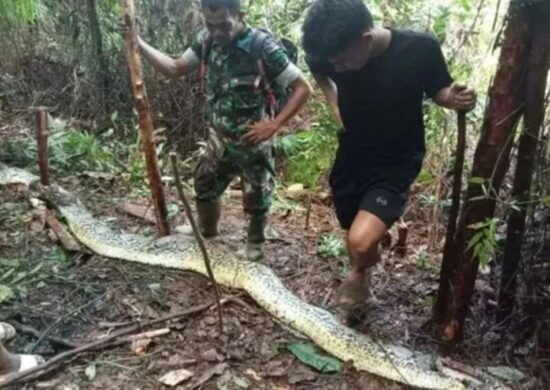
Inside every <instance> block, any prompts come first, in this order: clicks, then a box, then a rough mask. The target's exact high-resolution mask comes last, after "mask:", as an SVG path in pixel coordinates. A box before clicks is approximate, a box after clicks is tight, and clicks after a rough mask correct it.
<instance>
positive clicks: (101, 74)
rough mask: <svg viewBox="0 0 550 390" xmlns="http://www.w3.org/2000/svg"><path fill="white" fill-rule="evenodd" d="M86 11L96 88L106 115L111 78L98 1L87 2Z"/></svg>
mask: <svg viewBox="0 0 550 390" xmlns="http://www.w3.org/2000/svg"><path fill="white" fill-rule="evenodd" d="M86 10H87V12H88V22H89V23H90V41H91V43H92V44H91V58H92V59H93V58H95V60H96V61H97V62H96V63H95V64H94V68H95V69H94V72H95V79H96V86H97V88H98V90H99V99H100V102H99V103H100V107H101V111H102V112H103V113H105V111H106V107H107V101H106V96H107V91H108V90H109V77H108V68H107V62H106V61H105V55H104V53H103V37H102V35H101V29H100V27H99V18H98V16H97V9H96V0H86Z"/></svg>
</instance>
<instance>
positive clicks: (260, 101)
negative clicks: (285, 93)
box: [191, 26, 290, 149]
mask: <svg viewBox="0 0 550 390" xmlns="http://www.w3.org/2000/svg"><path fill="white" fill-rule="evenodd" d="M206 36H207V31H206V30H203V31H201V32H200V33H199V35H198V36H197V38H196V39H195V41H194V42H193V44H192V45H191V49H192V50H193V51H194V52H195V54H196V55H197V57H198V58H200V59H201V61H202V58H203V48H206V55H205V57H204V58H205V59H206V64H207V67H208V72H207V76H206V85H205V92H206V98H207V101H206V115H207V121H208V123H209V126H210V127H211V128H212V129H214V130H215V132H216V134H217V135H218V137H219V138H220V141H221V142H222V143H223V144H224V145H226V146H231V147H233V148H237V149H240V148H244V149H249V148H250V146H249V145H245V144H241V142H240V140H239V138H240V137H241V136H242V135H243V134H244V133H246V131H247V125H249V124H252V123H255V122H258V121H260V120H262V119H266V118H267V116H268V114H267V111H268V109H267V97H266V94H265V93H264V92H263V91H262V90H260V89H257V88H256V87H255V81H256V79H257V78H258V76H259V75H258V68H257V64H256V63H255V62H254V60H253V58H252V56H251V54H250V49H251V44H252V38H253V29H252V28H250V27H248V26H247V27H245V29H244V30H243V31H242V32H241V33H240V34H239V35H238V36H237V37H236V38H235V40H234V41H233V43H232V44H230V45H229V46H225V47H224V46H220V45H218V44H216V43H215V42H209V43H208V44H203V42H204V41H205V39H206ZM262 59H263V62H264V64H265V69H266V73H267V77H268V78H269V79H270V80H274V79H275V78H276V77H277V76H278V75H279V74H281V73H282V72H283V71H284V70H285V69H286V68H287V67H288V65H289V62H290V61H289V59H288V57H287V55H286V52H285V51H284V50H283V49H282V48H281V47H280V46H279V45H278V44H277V42H275V40H274V39H272V38H268V39H267V40H266V42H265V44H264V47H263V55H262Z"/></svg>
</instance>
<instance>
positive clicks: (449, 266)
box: [434, 0, 539, 341]
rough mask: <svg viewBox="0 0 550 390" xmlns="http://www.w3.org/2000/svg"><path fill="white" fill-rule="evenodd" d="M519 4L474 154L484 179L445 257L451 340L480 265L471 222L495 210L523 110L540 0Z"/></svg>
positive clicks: (439, 304)
mask: <svg viewBox="0 0 550 390" xmlns="http://www.w3.org/2000/svg"><path fill="white" fill-rule="evenodd" d="M520 3H522V1H518V0H512V2H511V3H510V6H509V10H508V23H507V26H506V30H505V34H504V42H503V44H502V49H501V53H500V58H499V65H498V69H497V73H496V76H495V79H494V82H493V85H492V87H491V89H490V91H489V94H490V100H489V106H488V109H487V111H486V113H485V118H484V121H483V126H482V130H481V138H480V140H479V143H478V145H477V148H476V152H475V156H474V164H473V169H472V176H473V177H476V178H482V179H483V184H479V182H478V181H475V182H474V181H470V183H469V185H468V189H467V192H466V201H465V202H464V205H463V207H462V210H461V214H460V217H459V222H458V228H457V232H456V250H454V251H449V252H448V253H447V254H446V255H447V256H445V257H444V258H443V264H442V273H441V279H440V285H439V291H438V297H437V300H436V303H435V305H434V319H435V320H436V321H438V322H441V323H443V338H444V339H445V340H446V341H455V340H456V339H458V337H460V335H461V334H462V329H463V325H464V321H465V319H466V314H467V311H468V306H469V303H470V299H471V296H472V293H473V290H474V284H475V279H476V276H477V271H478V268H479V260H478V259H477V258H476V257H475V256H474V255H473V252H472V251H471V250H469V251H466V248H467V246H468V243H469V241H470V239H471V237H472V236H473V234H474V233H475V231H473V230H472V229H470V228H469V226H471V225H473V224H475V223H478V222H484V221H485V220H487V219H488V218H492V216H493V214H494V210H495V204H496V194H498V191H499V189H500V185H501V183H502V179H503V177H504V174H505V173H506V170H507V168H508V165H509V154H510V149H511V146H512V142H511V141H512V138H513V134H514V130H515V128H516V125H517V123H518V120H519V118H520V116H521V114H522V111H523V102H524V96H525V72H526V69H527V58H528V54H529V49H530V47H529V43H530V37H531V28H530V15H532V14H533V12H536V8H538V6H537V5H538V4H539V3H525V4H520ZM484 188H485V190H484ZM486 194H488V196H486Z"/></svg>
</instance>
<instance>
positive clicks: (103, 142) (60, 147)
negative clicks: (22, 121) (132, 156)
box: [0, 120, 120, 174]
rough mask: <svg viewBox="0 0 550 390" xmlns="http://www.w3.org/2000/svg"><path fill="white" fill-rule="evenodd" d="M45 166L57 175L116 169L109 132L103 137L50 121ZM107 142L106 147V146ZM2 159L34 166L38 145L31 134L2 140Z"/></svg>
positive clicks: (23, 165) (31, 167) (113, 147)
mask: <svg viewBox="0 0 550 390" xmlns="http://www.w3.org/2000/svg"><path fill="white" fill-rule="evenodd" d="M49 128H50V137H49V142H48V143H49V152H48V155H49V166H50V169H51V170H52V171H53V172H55V173H57V174H71V173H78V172H82V171H99V172H113V171H116V170H118V169H119V168H120V166H119V165H118V159H117V156H116V153H115V149H116V147H117V146H118V144H117V143H116V142H115V141H114V140H112V139H111V135H110V133H106V134H105V135H104V136H103V137H97V136H95V135H94V134H91V133H87V132H84V131H77V130H73V129H70V128H68V127H67V126H66V125H65V124H64V123H63V122H58V121H55V120H50V126H49ZM107 144H109V145H110V146H107ZM0 155H2V160H3V161H5V162H7V163H9V164H13V165H16V166H21V167H25V168H29V169H34V170H35V169H36V161H37V156H38V148H37V143H36V140H35V139H34V138H33V137H27V138H22V139H17V140H14V141H9V142H5V143H4V144H2V145H1V146H0Z"/></svg>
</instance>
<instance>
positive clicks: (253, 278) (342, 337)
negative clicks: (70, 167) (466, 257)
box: [0, 165, 464, 389]
mask: <svg viewBox="0 0 550 390" xmlns="http://www.w3.org/2000/svg"><path fill="white" fill-rule="evenodd" d="M36 181H37V177H36V176H34V175H32V174H30V173H28V172H26V171H24V170H21V169H17V168H8V167H5V166H1V165H0V185H8V184H16V183H22V184H27V185H31V184H32V183H34V182H36ZM40 191H41V194H42V196H45V197H46V199H47V200H48V201H50V202H52V203H53V204H54V205H55V207H56V208H57V209H58V211H59V212H60V213H61V214H62V215H63V217H64V218H65V219H66V221H67V223H68V225H69V228H70V229H71V231H72V233H73V234H74V235H75V237H76V238H77V239H78V240H79V241H80V242H81V243H82V244H84V245H85V246H87V247H88V248H89V249H91V250H92V251H93V252H95V253H97V254H99V255H101V256H105V257H109V258H114V259H122V260H127V261H134V262H138V263H143V264H149V265H152V266H161V267H169V268H177V269H184V270H189V271H194V272H198V273H200V274H202V275H206V269H205V267H204V261H203V259H202V256H201V253H200V251H199V249H198V247H197V245H195V244H194V243H189V244H188V245H186V246H185V247H184V248H178V247H177V246H171V247H170V248H166V247H163V246H156V245H155V244H154V242H151V241H150V240H148V239H146V238H145V237H141V236H138V235H131V234H124V233H119V232H116V231H114V230H113V229H111V228H110V227H108V226H107V225H106V224H105V223H103V222H101V221H99V220H97V219H95V218H94V217H93V216H92V214H90V212H89V211H88V210H87V209H86V208H85V207H84V205H83V204H82V203H81V202H80V201H79V200H78V198H77V197H76V196H75V195H73V194H71V193H69V192H67V191H65V190H63V189H62V188H60V187H58V186H50V187H48V188H40ZM209 254H210V256H211V261H212V269H213V272H214V276H215V279H216V281H217V282H218V283H220V284H222V285H224V286H226V287H230V288H236V289H242V290H245V291H246V292H247V293H248V294H249V295H250V296H251V297H252V298H253V299H254V300H255V301H256V302H257V303H258V304H259V305H260V306H261V307H262V308H264V309H265V310H267V311H268V312H269V313H270V314H271V315H272V316H274V317H275V318H277V319H278V320H279V321H281V322H282V323H284V324H286V325H288V326H290V327H292V328H294V329H296V330H298V331H299V332H301V333H303V334H304V335H306V336H308V337H309V338H310V339H311V340H313V341H314V342H315V343H316V344H317V345H318V346H320V347H321V348H323V349H324V350H325V351H327V352H329V353H330V354H332V355H334V356H336V357H338V358H340V359H342V360H344V361H349V360H352V361H353V364H354V366H355V368H356V369H358V370H364V371H367V372H370V373H372V374H376V375H379V376H381V377H384V378H387V379H391V380H394V381H397V382H401V383H404V384H407V385H410V386H413V387H420V388H428V389H462V388H464V386H463V384H462V383H461V382H459V381H457V380H455V379H452V378H449V377H446V376H444V375H443V374H441V373H439V372H436V371H428V370H424V369H421V368H419V367H418V366H417V365H416V364H415V363H414V362H413V361H410V360H407V359H405V358H403V357H399V356H398V355H395V354H394V353H393V352H391V350H390V349H387V348H384V347H383V346H382V345H381V344H380V343H379V342H377V341H375V340H373V339H372V338H371V337H369V336H367V335H364V334H361V333H359V332H356V331H354V330H352V329H350V328H348V327H346V326H344V325H342V324H341V323H340V322H339V321H338V320H337V319H336V317H334V316H333V315H332V314H330V313H329V312H327V311H325V310H323V309H320V308H318V307H315V306H313V305H310V304H308V303H305V302H303V301H302V300H300V299H299V298H297V297H296V296H295V295H294V294H292V293H291V292H290V291H289V290H287V289H286V288H285V287H284V285H283V284H282V283H281V281H280V280H279V278H278V277H277V276H276V275H275V273H274V272H273V271H272V270H271V269H270V268H269V267H267V266H265V265H263V264H258V263H251V262H248V261H243V260H237V258H235V257H234V256H233V255H232V254H231V253H229V252H227V251H223V250H222V249H221V248H219V247H217V246H215V245H213V244H211V245H210V246H209Z"/></svg>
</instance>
